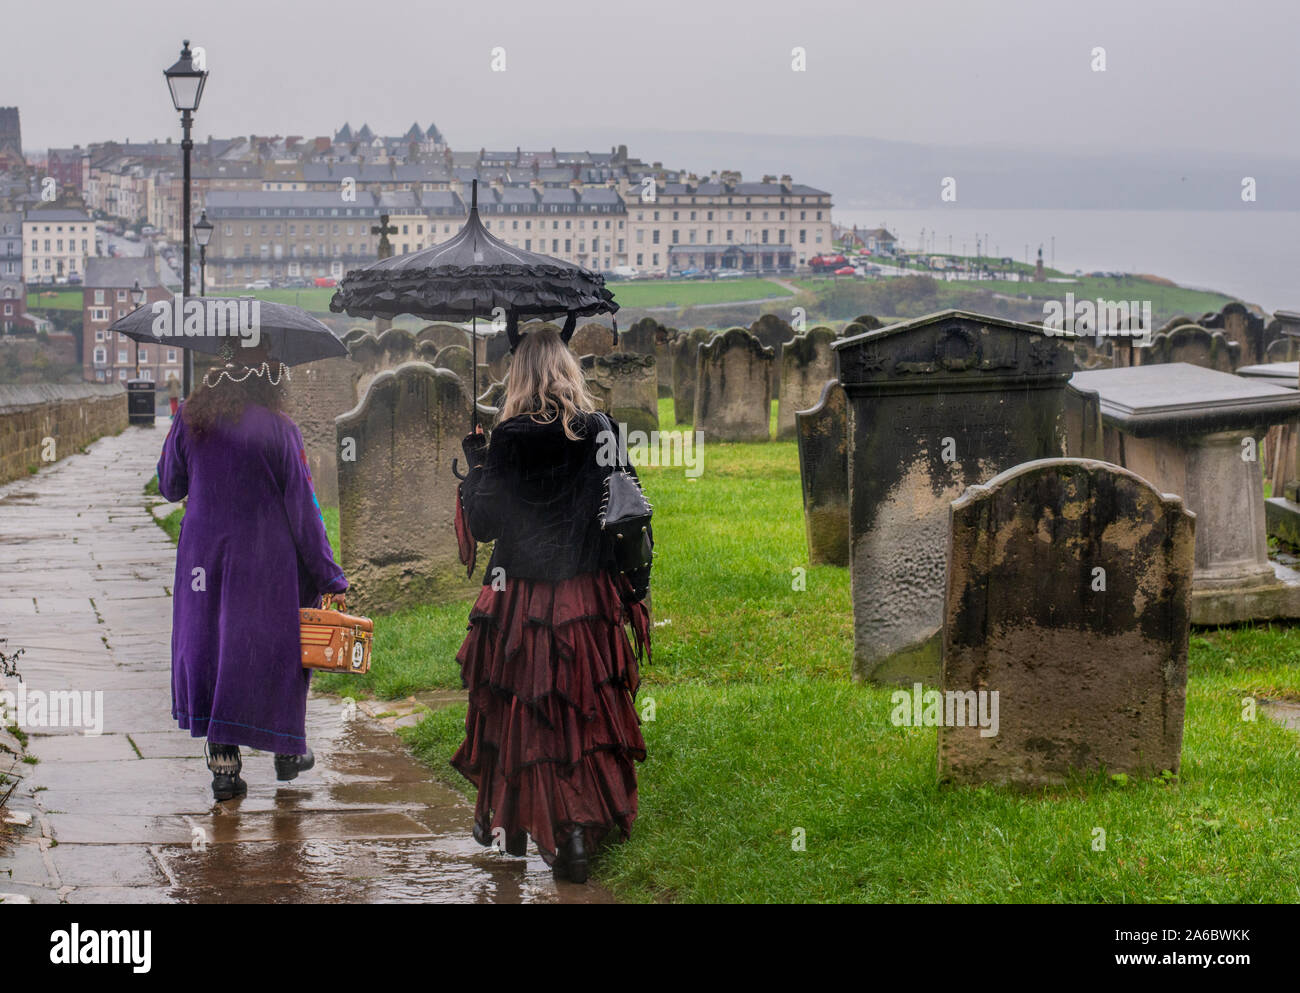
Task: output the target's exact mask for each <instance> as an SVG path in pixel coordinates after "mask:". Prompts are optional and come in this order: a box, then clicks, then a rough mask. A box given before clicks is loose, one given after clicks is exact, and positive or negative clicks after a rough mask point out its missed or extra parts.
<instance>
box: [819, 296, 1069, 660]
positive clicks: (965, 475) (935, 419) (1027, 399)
mask: <svg viewBox="0 0 1300 993" xmlns="http://www.w3.org/2000/svg"><path fill="white" fill-rule="evenodd" d="M834 348H835V350H836V351H837V352H838V353H839V357H840V382H841V383H843V385H844V389H845V391H846V392H847V393H848V396H849V430H850V445H849V472H850V494H851V503H852V525H853V531H852V547H851V558H852V562H851V569H852V584H853V624H854V663H853V672H854V677H855V678H857V679H872V680H876V681H879V682H909V683H910V682H912V681H914V680H923V681H930V682H934V681H935V680H937V679H938V676H939V652H940V647H941V645H940V641H941V639H940V629H941V626H942V623H943V575H944V562H945V554H946V550H947V547H948V533H947V532H948V505H949V503H951V501H952V500H954V499H955V498H956V497H957V496H959V495H960V494H961V493H962V492H964V491H965V489H966V487H967V486H970V485H973V484H975V483H981V482H984V481H985V480H987V479H991V478H992V477H993V476H995V475H997V474H998V473H999V472H1001V471H1003V470H1004V469H1008V468H1010V467H1011V466H1014V465H1019V464H1020V463H1022V462H1028V461H1030V460H1032V459H1038V458H1051V457H1059V456H1061V455H1063V454H1064V452H1065V384H1066V382H1067V381H1068V380H1069V378H1070V374H1071V372H1072V371H1073V355H1072V353H1071V350H1070V348H1069V346H1068V345H1067V344H1066V342H1065V341H1064V339H1062V338H1060V337H1055V338H1054V337H1051V336H1049V335H1047V334H1045V333H1044V331H1043V329H1041V328H1036V327H1032V326H1030V325H1027V324H1018V323H1016V322H1014V321H1007V320H1004V319H1002V318H996V317H985V316H981V315H978V314H970V313H967V312H964V311H955V310H948V311H941V312H939V313H937V314H930V315H928V316H926V317H919V318H916V319H915V320H911V321H905V322H903V323H900V324H893V325H890V326H889V327H886V328H882V329H881V330H879V331H872V332H869V333H868V334H863V335H858V336H857V337H854V338H842V339H840V340H839V341H837V342H836V343H835V345H834Z"/></svg>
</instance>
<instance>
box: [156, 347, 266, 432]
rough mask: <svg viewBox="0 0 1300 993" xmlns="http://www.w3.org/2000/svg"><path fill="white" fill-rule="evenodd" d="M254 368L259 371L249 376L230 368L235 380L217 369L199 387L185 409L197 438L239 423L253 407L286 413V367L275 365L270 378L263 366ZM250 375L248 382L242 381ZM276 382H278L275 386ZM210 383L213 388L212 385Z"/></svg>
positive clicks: (183, 412) (238, 368) (187, 423)
mask: <svg viewBox="0 0 1300 993" xmlns="http://www.w3.org/2000/svg"><path fill="white" fill-rule="evenodd" d="M253 368H254V369H256V370H259V371H258V372H254V373H253V374H252V375H248V369H247V368H246V367H244V366H240V365H233V366H229V365H228V366H226V367H225V369H226V371H228V372H230V373H233V378H232V377H231V376H228V375H222V374H221V373H222V370H221V368H220V367H215V368H213V369H212V370H211V371H209V373H208V375H206V376H205V377H204V378H203V381H202V382H200V383H199V384H198V386H197V387H196V388H195V390H194V392H193V393H192V394H190V398H189V399H188V400H186V401H185V403H184V405H183V406H182V407H181V416H183V417H184V418H185V426H186V427H187V428H188V429H189V430H190V431H192V432H193V433H194V436H195V437H196V438H202V437H203V436H204V435H205V434H208V433H210V432H211V431H213V430H214V429H216V428H217V427H218V426H219V425H221V424H234V423H236V422H238V421H239V419H240V417H242V416H243V414H244V411H245V410H246V409H247V408H248V407H249V406H250V405H252V404H256V405H258V406H259V407H265V408H266V409H267V410H270V411H272V412H276V413H278V412H279V411H281V410H283V409H284V401H285V390H284V384H285V377H284V367H283V366H280V365H279V363H277V362H274V361H272V362H271V363H270V370H271V375H270V376H267V375H265V374H259V372H261V370H262V367H261V366H260V365H259V366H254V367H253ZM246 375H247V378H246V379H243V380H242V381H240V377H241V376H246ZM273 379H274V380H275V381H276V382H274V383H273V382H272V380H273ZM209 381H211V382H212V383H213V385H212V386H209V385H208V382H209Z"/></svg>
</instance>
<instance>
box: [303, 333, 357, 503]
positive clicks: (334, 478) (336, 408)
mask: <svg viewBox="0 0 1300 993" xmlns="http://www.w3.org/2000/svg"><path fill="white" fill-rule="evenodd" d="M360 378H361V368H360V366H358V364H357V363H355V362H353V361H351V360H350V359H349V358H348V357H346V356H341V355H340V356H338V357H337V358H330V359H319V360H317V361H315V362H306V363H304V364H302V365H300V366H296V367H295V368H294V369H292V370H291V372H290V379H289V383H288V385H287V386H286V388H285V405H284V410H285V413H286V414H288V415H289V416H290V417H291V418H293V421H294V423H295V424H297V425H298V429H299V430H300V431H301V432H302V440H303V446H304V448H305V450H306V452H307V468H308V470H309V471H310V472H311V481H312V487H313V488H314V489H315V491H316V500H317V501H318V502H319V503H320V505H321V506H322V507H334V506H337V505H338V502H339V477H338V468H337V464H336V459H337V456H338V453H337V452H336V451H335V449H334V442H335V435H334V418H336V417H338V416H339V414H344V413H347V411H349V410H351V409H352V408H353V407H355V406H356V403H357V381H358V380H359V379H360Z"/></svg>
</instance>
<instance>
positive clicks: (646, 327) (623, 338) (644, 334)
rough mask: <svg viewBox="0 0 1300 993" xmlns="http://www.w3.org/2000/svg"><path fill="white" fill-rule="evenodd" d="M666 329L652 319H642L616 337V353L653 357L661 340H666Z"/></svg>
mask: <svg viewBox="0 0 1300 993" xmlns="http://www.w3.org/2000/svg"><path fill="white" fill-rule="evenodd" d="M667 333H668V329H667V328H665V327H664V326H663V325H662V324H660V323H659V322H658V321H656V320H655V319H654V318H653V317H643V318H641V320H639V321H637V322H636V323H634V324H633V325H632V326H631V327H630V328H628V329H627V330H626V331H623V332H620V333H619V336H618V351H620V352H637V353H639V354H641V355H654V354H655V349H656V348H657V347H658V342H659V340H660V339H661V338H666V337H667Z"/></svg>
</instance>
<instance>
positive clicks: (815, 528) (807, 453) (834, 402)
mask: <svg viewBox="0 0 1300 993" xmlns="http://www.w3.org/2000/svg"><path fill="white" fill-rule="evenodd" d="M794 418H795V430H796V436H797V438H798V441H799V481H800V484H801V485H802V488H803V521H804V531H805V533H806V535H807V538H808V561H809V562H811V563H813V564H814V565H818V564H828V565H848V564H849V408H848V397H847V396H846V394H845V393H844V387H842V386H841V385H840V383H839V380H837V379H832V380H831V381H830V382H829V383H827V384H826V385H825V387H824V388H823V389H822V395H821V397H820V398H819V400H818V401H817V405H816V406H814V407H813V408H812V409H810V410H800V411H797V412H796V413H795V415H794Z"/></svg>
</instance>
